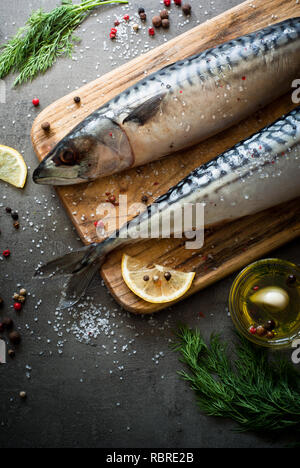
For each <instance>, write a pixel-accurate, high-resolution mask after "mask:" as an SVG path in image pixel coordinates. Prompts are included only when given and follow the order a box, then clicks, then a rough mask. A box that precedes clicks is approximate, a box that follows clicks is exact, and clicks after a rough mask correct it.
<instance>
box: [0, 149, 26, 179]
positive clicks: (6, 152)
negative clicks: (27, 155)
mask: <svg viewBox="0 0 300 468" xmlns="http://www.w3.org/2000/svg"><path fill="white" fill-rule="evenodd" d="M26 178H27V166H26V164H25V161H24V159H23V157H22V156H21V154H20V153H18V151H17V150H15V149H13V148H9V147H8V146H3V145H0V179H1V180H3V181H4V182H8V183H9V184H11V185H14V187H17V188H23V187H24V185H25V182H26Z"/></svg>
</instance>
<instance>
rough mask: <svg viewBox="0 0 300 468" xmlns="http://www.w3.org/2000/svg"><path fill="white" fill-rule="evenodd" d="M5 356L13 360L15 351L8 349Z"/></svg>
mask: <svg viewBox="0 0 300 468" xmlns="http://www.w3.org/2000/svg"><path fill="white" fill-rule="evenodd" d="M7 354H8V355H9V357H11V358H14V357H15V355H16V353H15V351H14V350H13V349H9V350H8V351H7Z"/></svg>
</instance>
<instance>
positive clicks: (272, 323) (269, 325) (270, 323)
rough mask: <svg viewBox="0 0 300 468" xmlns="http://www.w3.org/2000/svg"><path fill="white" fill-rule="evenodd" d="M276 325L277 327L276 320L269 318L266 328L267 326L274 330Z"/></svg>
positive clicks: (268, 329) (269, 329)
mask: <svg viewBox="0 0 300 468" xmlns="http://www.w3.org/2000/svg"><path fill="white" fill-rule="evenodd" d="M275 327H276V323H275V322H274V320H268V321H267V322H266V323H265V324H264V328H265V329H266V330H267V331H272V330H274V328H275Z"/></svg>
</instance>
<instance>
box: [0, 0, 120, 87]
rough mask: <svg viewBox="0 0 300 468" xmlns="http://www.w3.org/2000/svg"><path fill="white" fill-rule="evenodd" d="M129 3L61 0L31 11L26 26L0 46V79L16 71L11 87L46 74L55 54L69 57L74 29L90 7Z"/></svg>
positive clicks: (89, 10)
mask: <svg viewBox="0 0 300 468" xmlns="http://www.w3.org/2000/svg"><path fill="white" fill-rule="evenodd" d="M111 3H128V1H127V0H109V1H101V0H82V2H81V3H79V4H73V2H72V0H62V4H61V5H60V6H57V7H56V8H54V9H53V10H52V11H50V12H48V13H47V12H44V11H43V10H42V9H39V10H36V11H34V12H33V13H32V15H31V16H30V18H29V19H28V21H27V22H26V25H25V26H24V27H22V28H20V29H19V31H18V32H17V34H16V35H15V36H14V37H13V38H12V39H10V40H9V41H8V42H7V43H6V44H3V45H1V46H0V79H2V78H4V77H5V76H7V75H8V74H9V73H15V72H17V73H18V74H19V75H18V76H17V78H16V80H15V82H14V86H17V85H20V84H22V83H25V82H27V81H30V80H33V78H35V77H36V76H37V75H38V74H40V73H45V72H46V70H48V68H50V67H51V66H52V65H53V64H54V62H55V61H56V60H57V58H58V57H61V56H62V55H65V56H71V54H72V51H73V47H74V45H75V43H76V42H77V41H78V40H79V38H78V37H76V36H74V31H75V29H76V28H77V27H78V26H79V24H81V23H82V21H84V19H85V18H86V17H87V16H88V15H89V14H90V13H91V11H92V10H94V9H95V8H97V7H99V6H100V5H107V4H111Z"/></svg>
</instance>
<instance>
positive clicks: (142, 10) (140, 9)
mask: <svg viewBox="0 0 300 468" xmlns="http://www.w3.org/2000/svg"><path fill="white" fill-rule="evenodd" d="M141 13H145V8H142V7H141V8H139V9H138V14H139V15H140V14H141Z"/></svg>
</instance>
